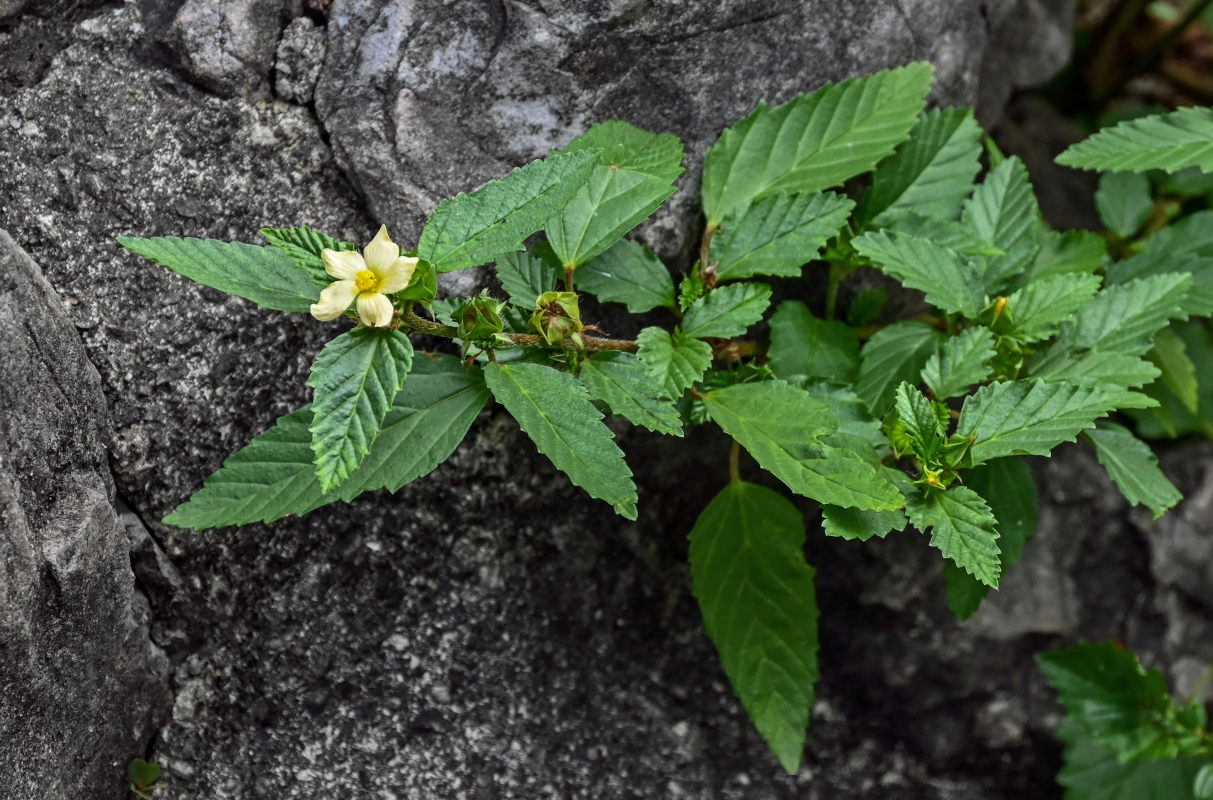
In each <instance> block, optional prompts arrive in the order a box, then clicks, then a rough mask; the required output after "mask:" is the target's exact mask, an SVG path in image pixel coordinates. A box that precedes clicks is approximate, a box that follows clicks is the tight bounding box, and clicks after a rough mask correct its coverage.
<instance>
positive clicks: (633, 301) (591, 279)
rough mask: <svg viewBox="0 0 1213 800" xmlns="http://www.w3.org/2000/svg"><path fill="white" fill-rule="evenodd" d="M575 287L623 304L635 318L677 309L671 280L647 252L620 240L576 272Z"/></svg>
mask: <svg viewBox="0 0 1213 800" xmlns="http://www.w3.org/2000/svg"><path fill="white" fill-rule="evenodd" d="M576 277H577V287H578V288H580V289H583V290H585V291H587V292H589V293H590V294H592V295H594V296H596V297H597V298H598V299H599V300H601V301H603V302H606V303H623V304H625V305H626V306H627V307H628V311H631V312H632V313H633V314H639V313H641V312H644V311H649V310H651V309H654V308H658V307H661V306H664V307H666V308H677V307H678V302H677V301H676V300H675V299H674V280H673V279H672V278H671V277H670V271H669V270H668V269H666V267H665V264H663V263H661V259H660V258H658V257H657V254H656V253H654V252H653V251H652V250H650V249H649V248H647V247H645V246H644V245H642V244H640V243H639V242H633V241H631V240H630V239H621V240H619V241H618V242H616V243H615V244H614V245H613V246H612V247H611V249H609V250H607V251H606V252H605V253H603V254H602V255H600V256H598V258H595V259H594V260H593V261H591V262H590V263H588V264H586V265H585V266H583V267H579V268H578V269H577V276H576Z"/></svg>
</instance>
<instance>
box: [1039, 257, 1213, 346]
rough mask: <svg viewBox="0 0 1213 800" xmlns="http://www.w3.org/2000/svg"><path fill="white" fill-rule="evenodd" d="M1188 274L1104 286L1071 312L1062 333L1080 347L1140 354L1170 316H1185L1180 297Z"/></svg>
mask: <svg viewBox="0 0 1213 800" xmlns="http://www.w3.org/2000/svg"><path fill="white" fill-rule="evenodd" d="M1191 285H1192V276H1191V275H1182V274H1178V273H1166V274H1163V275H1154V276H1152V277H1149V278H1139V279H1137V280H1133V281H1129V282H1128V283H1122V284H1119V285H1117V286H1108V287H1106V288H1104V289H1103V290H1101V291H1100V292H1099V293H1098V294H1096V295H1095V299H1094V300H1092V301H1091V302H1090V303H1088V304H1087V305H1085V306H1084V307H1083V308H1082V309H1080V310H1079V311H1078V313H1077V314H1075V316H1074V322H1073V323H1072V324H1071V325H1068V326H1066V329H1064V330H1063V331H1062V336H1063V337H1064V338H1065V341H1066V343H1072V345H1073V346H1074V347H1076V348H1078V349H1080V350H1103V351H1106V352H1114V353H1122V354H1127V355H1140V354H1142V353H1145V352H1146V351H1147V350H1149V349H1150V347H1151V343H1152V341H1153V339H1154V334H1155V333H1157V332H1158V330H1159V329H1160V328H1162V327H1163V326H1164V325H1166V324H1167V322H1169V321H1170V320H1173V319H1187V316H1188V315H1187V314H1186V313H1185V312H1184V311H1183V302H1184V297H1185V296H1186V295H1187V293H1188V289H1189V287H1191Z"/></svg>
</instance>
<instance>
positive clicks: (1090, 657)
mask: <svg viewBox="0 0 1213 800" xmlns="http://www.w3.org/2000/svg"><path fill="white" fill-rule="evenodd" d="M1036 663H1037V664H1038V665H1039V666H1040V669H1041V670H1042V671H1043V672H1044V673H1045V677H1046V678H1048V679H1049V683H1050V684H1051V685H1052V686H1053V688H1054V689H1055V690H1056V691H1057V699H1058V700H1059V701H1060V702H1061V704H1062V705H1063V706H1065V709H1066V711H1067V712H1069V714H1070V717H1071V718H1073V719H1074V720H1075V721H1076V722H1078V724H1079V725H1081V726H1082V728H1083V729H1084V730H1085V731H1086V733H1087V734H1088V735H1090V736H1091V738H1092V739H1094V740H1095V741H1096V742H1097V743H1098V744H1100V745H1102V746H1103V747H1107V748H1109V749H1111V750H1112V751H1113V752H1114V753H1115V754H1116V756H1117V757H1118V758H1119V759H1120V760H1121V761H1128V760H1130V759H1132V758H1134V757H1140V756H1147V755H1148V754H1151V753H1152V752H1154V751H1155V748H1157V747H1158V746H1159V745H1160V744H1161V743H1162V740H1163V739H1164V737H1165V734H1164V732H1163V731H1162V730H1161V728H1160V726H1159V725H1158V722H1159V721H1160V717H1161V716H1162V715H1164V714H1166V712H1167V711H1168V710H1169V709H1170V708H1171V697H1170V695H1169V694H1167V684H1166V681H1165V680H1164V679H1163V676H1162V673H1161V672H1159V671H1158V670H1156V669H1153V670H1150V671H1148V672H1147V671H1146V670H1145V669H1143V668H1142V666H1141V664H1140V663H1139V662H1138V660H1137V656H1135V655H1134V654H1133V653H1132V652H1130V651H1128V650H1125V649H1124V648H1123V647H1120V646H1118V645H1115V644H1112V643H1110V642H1103V643H1095V642H1083V643H1081V644H1077V645H1074V646H1073V647H1066V648H1062V649H1059V650H1050V651H1048V652H1044V653H1037V654H1036ZM1154 755H1156V756H1158V755H1162V754H1161V753H1157V752H1154Z"/></svg>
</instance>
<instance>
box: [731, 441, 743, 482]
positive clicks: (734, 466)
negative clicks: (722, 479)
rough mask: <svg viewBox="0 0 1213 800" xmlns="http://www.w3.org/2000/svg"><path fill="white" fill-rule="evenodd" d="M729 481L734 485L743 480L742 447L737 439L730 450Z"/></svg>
mask: <svg viewBox="0 0 1213 800" xmlns="http://www.w3.org/2000/svg"><path fill="white" fill-rule="evenodd" d="M729 480H730V481H731V482H733V483H737V482H738V481H740V480H741V445H740V444H738V443H737V440H736V439H734V440H733V444H732V446H731V447H730V448H729Z"/></svg>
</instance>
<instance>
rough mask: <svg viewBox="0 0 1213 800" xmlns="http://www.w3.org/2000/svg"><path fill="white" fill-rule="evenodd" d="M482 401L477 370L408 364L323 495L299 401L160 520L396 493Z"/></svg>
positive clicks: (237, 519)
mask: <svg viewBox="0 0 1213 800" xmlns="http://www.w3.org/2000/svg"><path fill="white" fill-rule="evenodd" d="M488 399H489V393H488V390H487V389H486V388H485V386H484V381H483V380H481V377H480V369H479V368H477V367H472V368H465V367H464V366H463V364H462V362H461V361H460V360H459V359H458V358H456V357H454V356H436V355H428V354H427V355H425V356H423V357H421V358H418V359H416V363H414V364H413V369H412V370H411V371H410V373H409V377H408V380H406V381H405V382H404V388H403V389H401V390H400V392H399V393H398V394H397V395H396V399H395V402H394V403H393V405H392V410H391V411H389V412H388V414H387V417H386V418H385V419H384V421H383V425H382V427H381V428H380V431H379V436H378V437H376V439H375V442H374V444H372V445H371V452H370V454H369V455H367V457H366V458H365V459H363V461H362V464H361V465H360V466H359V467H358V469H356V470H355V471H354V473H353V474H352V475H350V476H349V478H347V479H346V480H345V482H344V483H342V484H341V485H340V486H339V487H338V488H337V490H336V491H334V492H330V493H328V494H326V493H325V492H324V491H323V490H322V489H321V488H320V480H319V479H318V478H317V477H316V466H315V463H314V458H315V454H314V453H313V451H312V432H311V430H309V427H310V425H311V423H312V420H313V418H314V417H315V414H314V413H313V411H312V408H311V406H306V407H304V408H301V409H299V410H298V411H295V412H293V413H291V414H288V415H287V416H284V417H281V418H280V419H279V420H278V422H277V423H275V425H274V426H273V427H272V428H270V429H269V430H268V431H266V432H265V433H263V434H261V435H260V436H258V437H257V438H255V439H253V441H252V442H250V443H249V444H248V446H247V447H245V448H244V449H242V450H240V451H238V452H236V453H235V454H234V455H232V456H231V457H230V458H228V459H227V461H225V462H224V463H223V467H222V469H220V470H219V471H218V472H216V473H215V474H213V475H211V476H210V477H209V478H207V479H206V485H205V486H203V488H202V489H200V490H198V491H197V492H195V493H194V495H193V496H192V497H191V498H190V499H189V501H188V502H186V503H183V504H182V505H180V506H178V508H177V510H176V511H174V512H173V513H172V514H169V515H168V516H167V517H165V519H164V522H165V524H168V525H177V526H179V527H182V528H194V529H196V530H203V529H206V528H220V527H225V526H228V525H249V524H251V523H254V522H273V521H274V520H277V519H281V518H282V517H285V516H287V515H291V514H294V515H303V514H306V513H307V512H309V511H312V510H313V509H316V508H319V507H320V506H323V505H326V504H327V503H331V502H333V501H335V500H345V501H347V502H348V501H350V500H353V499H354V498H355V497H356V496H358V495H359V494H361V493H362V492H366V491H371V490H374V489H388V490H389V491H393V492H394V491H397V490H398V489H400V488H401V487H402V486H404V485H405V484H407V483H409V482H411V481H413V480H415V479H416V478H419V477H421V476H423V475H427V474H429V473H430V472H432V471H433V469H434V467H436V466H438V465H439V464H441V463H442V462H443V461H445V460H446V459H447V457H448V456H450V454H451V453H452V452H454V450H455V448H456V447H457V446H458V445H459V443H460V442H461V441H463V437H464V435H465V434H466V433H467V430H468V428H469V427H470V426H471V424H472V422H473V421H474V420H475V419H476V416H477V414H479V413H480V409H481V408H483V407H484V404H485V403H487V402H488Z"/></svg>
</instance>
